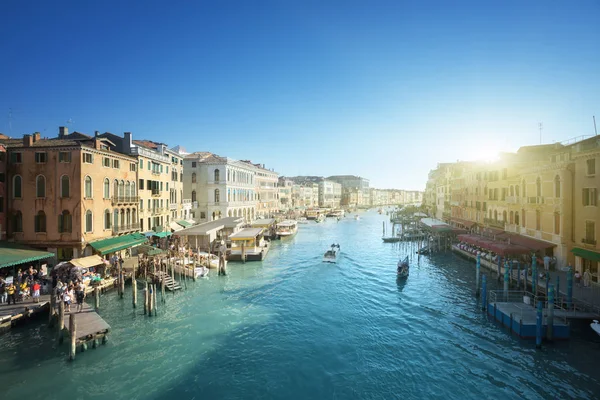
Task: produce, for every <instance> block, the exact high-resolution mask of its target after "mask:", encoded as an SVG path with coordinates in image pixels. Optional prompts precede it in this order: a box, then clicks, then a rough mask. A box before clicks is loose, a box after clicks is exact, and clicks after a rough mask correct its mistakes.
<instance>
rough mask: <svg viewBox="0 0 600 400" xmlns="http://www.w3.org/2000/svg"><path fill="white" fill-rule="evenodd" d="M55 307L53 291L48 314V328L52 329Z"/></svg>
mask: <svg viewBox="0 0 600 400" xmlns="http://www.w3.org/2000/svg"><path fill="white" fill-rule="evenodd" d="M55 306H56V295H55V294H54V291H53V292H52V294H51V295H50V312H49V316H48V327H52V324H53V322H54V307H55Z"/></svg>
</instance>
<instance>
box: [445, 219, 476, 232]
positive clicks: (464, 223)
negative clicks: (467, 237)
mask: <svg viewBox="0 0 600 400" xmlns="http://www.w3.org/2000/svg"><path fill="white" fill-rule="evenodd" d="M450 221H451V222H454V223H456V224H459V225H462V226H464V227H465V228H467V229H469V228H471V227H472V226H473V225H475V222H473V221H467V220H466V219H462V218H451V219H450Z"/></svg>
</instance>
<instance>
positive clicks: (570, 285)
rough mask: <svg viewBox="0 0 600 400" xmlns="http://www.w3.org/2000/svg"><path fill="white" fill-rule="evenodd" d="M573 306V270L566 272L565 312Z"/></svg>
mask: <svg viewBox="0 0 600 400" xmlns="http://www.w3.org/2000/svg"><path fill="white" fill-rule="evenodd" d="M572 306H573V268H569V270H568V271H567V310H570V309H571V307H572Z"/></svg>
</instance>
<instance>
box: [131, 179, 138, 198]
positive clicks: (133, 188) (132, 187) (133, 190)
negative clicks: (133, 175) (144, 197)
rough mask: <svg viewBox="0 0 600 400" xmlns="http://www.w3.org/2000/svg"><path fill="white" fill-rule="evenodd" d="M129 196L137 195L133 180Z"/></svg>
mask: <svg viewBox="0 0 600 400" xmlns="http://www.w3.org/2000/svg"><path fill="white" fill-rule="evenodd" d="M131 196H132V197H135V196H137V192H136V188H135V181H134V182H131Z"/></svg>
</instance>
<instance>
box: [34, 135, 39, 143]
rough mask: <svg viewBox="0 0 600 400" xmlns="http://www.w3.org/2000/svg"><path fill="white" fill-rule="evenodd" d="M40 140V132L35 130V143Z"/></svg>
mask: <svg viewBox="0 0 600 400" xmlns="http://www.w3.org/2000/svg"><path fill="white" fill-rule="evenodd" d="M39 140H40V133H39V132H35V133H34V134H33V143H35V142H37V141H39Z"/></svg>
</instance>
